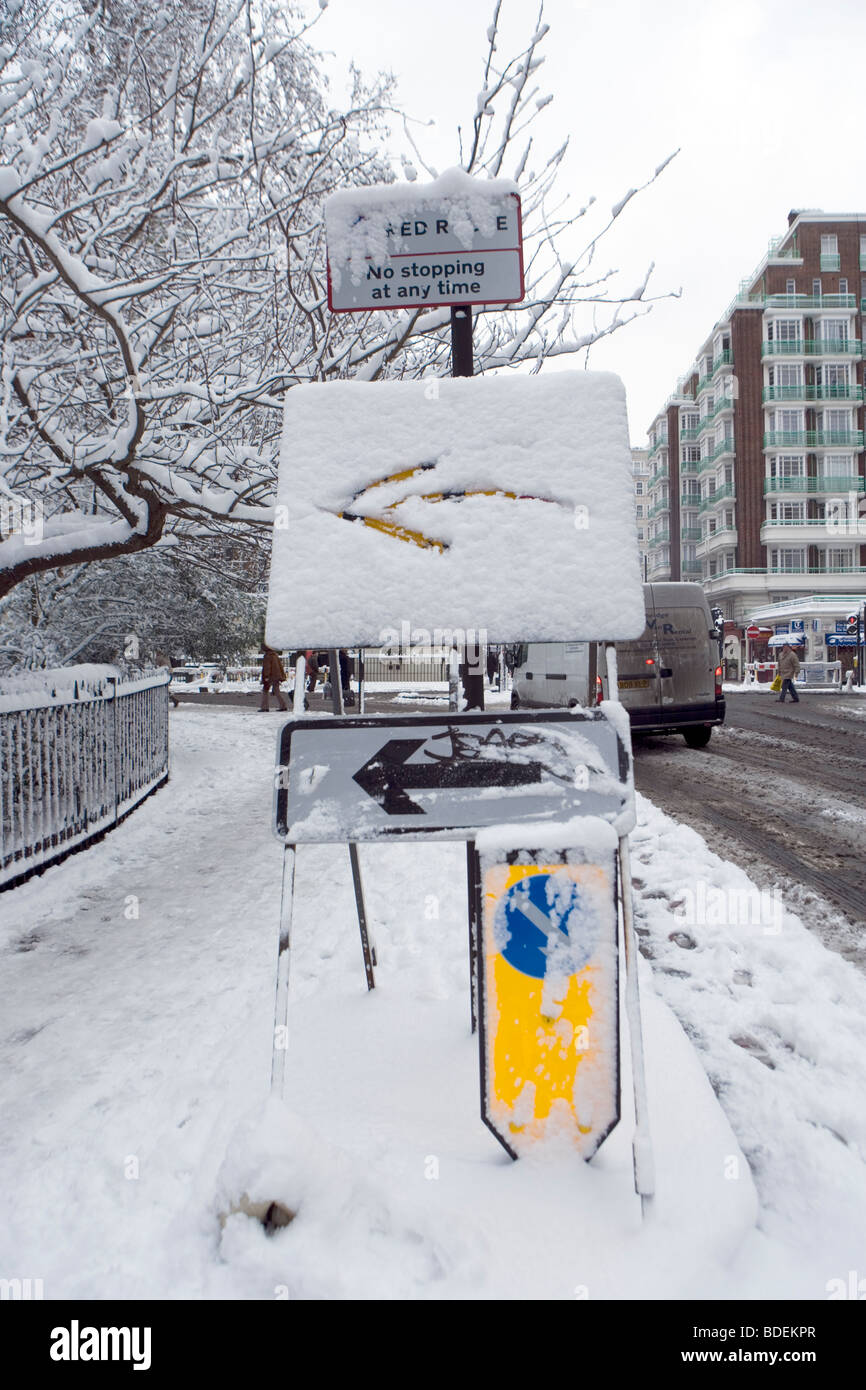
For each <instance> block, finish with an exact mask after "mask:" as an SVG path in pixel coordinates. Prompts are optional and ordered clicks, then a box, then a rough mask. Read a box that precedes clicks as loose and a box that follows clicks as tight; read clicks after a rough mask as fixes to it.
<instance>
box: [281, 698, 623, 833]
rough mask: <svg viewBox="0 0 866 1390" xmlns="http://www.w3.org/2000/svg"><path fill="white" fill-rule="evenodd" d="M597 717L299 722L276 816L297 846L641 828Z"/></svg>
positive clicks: (607, 729) (617, 739) (285, 752)
mask: <svg viewBox="0 0 866 1390" xmlns="http://www.w3.org/2000/svg"><path fill="white" fill-rule="evenodd" d="M627 729H628V726H627V717H626V718H625V720H624V721H623V727H622V728H619V727H617V726H616V725H615V724H614V723H613V722H611V720H610V719H608V718H607V717H606V716H605V714H604V713H602V712H601V711H600V710H575V711H567V712H566V711H547V710H544V711H537V712H526V713H525V712H523V711H520V712H516V713H510V712H509V713H507V714H501V715H498V716H497V717H495V718H491V717H490V716H489V715H483V714H482V715H479V714H462V715H452V716H450V717H448V718H446V719H443V718H442V717H440V716H438V715H405V716H402V717H398V718H394V719H382V718H373V719H370V718H363V717H361V718H341V719H333V720H328V721H327V723H325V722H323V721H322V720H321V719H292V720H289V721H288V722H287V723H286V724H285V725H284V726H283V728H282V730H281V732H280V739H279V751H278V768H277V787H276V806H275V819H276V830H277V834H278V835H279V836H280V837H281V838H282V839H285V840H287V841H288V842H289V843H292V844H297V843H301V842H310V841H311V842H327V841H330V842H339V841H344V840H350V841H352V840H375V839H379V838H381V837H384V836H389V835H395V834H396V835H404V836H409V837H410V838H413V837H415V838H418V839H424V838H426V837H427V836H428V835H429V834H431V833H432V834H438V835H440V836H442V837H443V838H447V839H460V840H465V839H471V838H472V837H473V835H474V833H475V831H476V830H477V828H478V827H480V826H485V825H494V824H498V823H500V822H502V821H503V820H508V821H514V822H530V821H532V822H539V821H545V822H547V821H553V820H559V821H562V820H569V819H571V818H572V817H574V816H586V815H592V816H597V817H601V818H602V819H603V820H606V821H607V822H608V823H609V824H610V825H613V826H615V827H616V828H617V831H618V833H625V832H626V831H627V830H628V829H630V828H631V825H632V824H633V823H634V794H633V788H632V785H631V774H630V768H629V757H628V753H627V751H626V746H627V739H628V732H627Z"/></svg>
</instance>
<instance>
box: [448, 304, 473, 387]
mask: <svg viewBox="0 0 866 1390" xmlns="http://www.w3.org/2000/svg"><path fill="white" fill-rule="evenodd" d="M451 375H452V376H472V375H473V371H472V305H471V304H452V305H451Z"/></svg>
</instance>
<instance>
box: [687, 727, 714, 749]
mask: <svg viewBox="0 0 866 1390" xmlns="http://www.w3.org/2000/svg"><path fill="white" fill-rule="evenodd" d="M712 732H713V731H712V729H709V728H706V727H705V726H704V725H702V724H696V725H695V727H694V728H693V729H683V730H682V735H683V738H684V739H685V741H686V743H687V744H688V746H689V748H706V746H707V744H708V743H709V741H710V734H711V733H712Z"/></svg>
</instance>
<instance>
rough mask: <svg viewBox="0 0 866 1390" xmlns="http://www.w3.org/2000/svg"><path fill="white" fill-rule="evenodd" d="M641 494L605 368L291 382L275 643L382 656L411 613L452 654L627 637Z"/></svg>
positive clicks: (277, 543)
mask: <svg viewBox="0 0 866 1390" xmlns="http://www.w3.org/2000/svg"><path fill="white" fill-rule="evenodd" d="M633 501H634V498H633V488H632V477H631V454H630V451H629V438H628V421H627V417H626V410H625V394H624V391H623V388H622V383H621V382H620V381H619V380H618V379H617V378H616V377H614V376H610V375H608V374H607V373H590V372H551V373H549V374H548V375H547V376H546V377H545V376H541V375H539V376H533V377H529V376H527V377H519V376H516V375H515V376H504V377H469V378H466V379H457V380H449V379H446V380H439V379H438V378H436V379H434V380H429V381H428V380H424V381H382V382H362V381H334V382H326V383H322V382H314V383H311V384H309V385H303V386H295V387H292V389H291V391H289V392H287V395H286V411H285V428H284V434H283V445H282V451H281V455H280V475H279V487H278V493H277V505H276V509H275V518H274V545H273V554H272V557H271V576H270V586H269V592H268V618H267V641H268V642H269V643H270V644H271V645H272V646H275V647H277V648H281V649H291V648H292V647H303V648H306V647H328V648H330V647H352V646H362V647H381V646H383V645H385V644H391V643H392V642H393V641H394V634H396V633H400V632H401V631H402V624H403V622H404V621H406V622H407V623H408V624H409V625H410V626H411V629H412V631H413V632H414V633H420V634H426V636H425V635H420V636H417V637H413V639H412V640H413V642H417V643H419V644H423V643H426V644H428V645H429V644H430V643H432V644H433V645H440V644H441V645H444V646H446V647H450V646H451V643H452V641H456V642H457V644H458V646H460V645H462V643H463V642H465V641H466V640H467V639H466V634H467V633H468V632H470V631H471V632H472V633H477V632H479V630H481V629H483V630H484V631H485V632H486V640H487V641H488V642H514V641H519V640H522V641H536V642H541V641H547V642H558V641H562V642H565V641H568V642H575V641H585V640H592V639H598V638H608V639H609V640H611V641H619V640H630V639H632V638H634V637H637V636H639V634H640V633H641V632H642V631H643V627H644V623H645V621H646V615H645V613H644V601H643V587H642V584H641V573H640V565H639V561H638V549H637V532H636V529H635V519H634V506H633ZM437 633H438V634H439V636H435V634H437ZM446 634H449V635H446ZM373 751H375V750H373ZM356 770H357V769H356Z"/></svg>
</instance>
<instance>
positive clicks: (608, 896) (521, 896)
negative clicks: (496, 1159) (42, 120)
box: [478, 856, 620, 1158]
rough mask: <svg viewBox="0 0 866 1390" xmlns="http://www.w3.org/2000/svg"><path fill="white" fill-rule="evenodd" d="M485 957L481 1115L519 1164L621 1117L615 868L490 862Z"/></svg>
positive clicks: (589, 1149) (585, 1144) (585, 1148)
mask: <svg viewBox="0 0 866 1390" xmlns="http://www.w3.org/2000/svg"><path fill="white" fill-rule="evenodd" d="M481 889H482V903H481V907H482V911H481V942H480V946H481V949H480V958H479V960H478V984H479V1025H480V1035H481V1036H480V1046H481V1060H482V1082H481V1090H482V1114H483V1118H484V1122H485V1124H487V1125H488V1126H489V1128H490V1129H492V1130H493V1132H494V1134H495V1135H496V1137H497V1138H498V1139H499V1141H500V1143H502V1144H503V1145H504V1146H505V1148H506V1149H507V1150H508V1152H509V1153H510V1154H512V1156H513V1157H515V1158H516V1157H519V1156H520V1154H522V1153H525V1152H526V1151H527V1150H528V1149H529V1148H530V1147H532V1146H533V1145H535V1144H537V1143H538V1142H539V1141H541V1140H543V1139H545V1137H548V1136H552V1135H553V1134H554V1133H555V1134H557V1135H566V1136H567V1137H569V1138H570V1139H571V1141H572V1142H573V1144H574V1147H575V1149H576V1150H577V1151H578V1152H579V1153H580V1154H581V1156H582V1157H584V1158H590V1157H591V1156H592V1154H593V1153H594V1152H595V1150H596V1149H597V1148H598V1146H599V1144H600V1143H601V1142H602V1140H603V1139H604V1138H605V1136H606V1135H607V1134H608V1133H609V1132H610V1130H611V1129H612V1128H613V1126H614V1125H615V1124H616V1123H617V1121H618V1119H619V1108H620V1105H619V1096H620V1081H619V999H618V976H617V908H616V876H615V869H614V861H613V857H612V856H611V860H610V862H609V863H603V862H602V863H593V864H583V863H560V864H549V863H548V864H540V863H530V864H508V863H499V864H490V863H489V861H488V862H487V863H485V865H484V868H483V871H482V885H481Z"/></svg>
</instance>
